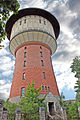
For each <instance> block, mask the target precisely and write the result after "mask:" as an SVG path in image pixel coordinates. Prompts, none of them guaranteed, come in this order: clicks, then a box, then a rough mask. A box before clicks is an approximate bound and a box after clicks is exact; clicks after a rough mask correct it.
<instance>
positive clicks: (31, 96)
mask: <svg viewBox="0 0 80 120" xmlns="http://www.w3.org/2000/svg"><path fill="white" fill-rule="evenodd" d="M39 91H40V88H39V89H35V88H34V82H32V84H31V85H30V84H29V86H28V87H27V93H26V94H25V95H24V97H22V99H21V102H20V103H19V106H20V108H21V112H22V113H24V117H25V120H26V119H27V120H39V108H40V107H41V106H42V107H45V104H44V103H43V100H44V98H42V99H40V98H39V95H40V93H39ZM22 119H23V117H22Z"/></svg>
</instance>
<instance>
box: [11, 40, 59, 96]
mask: <svg viewBox="0 0 80 120" xmlns="http://www.w3.org/2000/svg"><path fill="white" fill-rule="evenodd" d="M40 46H41V47H42V49H40ZM25 47H26V49H25ZM24 52H26V57H25V58H24ZM40 52H42V57H41V56H40ZM41 60H43V64H44V66H42V65H41ZM24 61H26V67H24ZM43 72H45V79H44V78H43ZM23 73H25V80H23ZM32 80H34V83H35V88H36V89H37V88H39V87H40V86H42V85H43V86H44V91H42V90H41V91H40V92H41V93H43V94H47V93H48V92H49V89H48V86H49V88H50V91H51V92H52V93H53V94H54V95H58V96H59V92H58V87H57V84H56V79H55V76H54V72H53V68H52V62H51V51H50V49H49V47H48V46H46V45H45V44H44V46H43V44H41V43H40V44H39V43H37V42H35V44H34V42H33V43H29V44H26V43H25V44H24V46H20V47H18V49H17V51H16V61H15V70H14V75H13V81H12V86H11V93H10V98H12V97H16V96H21V88H22V87H25V92H26V87H27V86H28V84H29V83H31V82H32ZM45 86H47V91H46V90H45Z"/></svg>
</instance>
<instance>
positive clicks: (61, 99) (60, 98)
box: [59, 92, 65, 106]
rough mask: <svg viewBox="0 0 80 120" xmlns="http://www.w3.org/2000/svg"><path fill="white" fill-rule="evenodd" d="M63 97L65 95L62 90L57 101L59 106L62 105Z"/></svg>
mask: <svg viewBox="0 0 80 120" xmlns="http://www.w3.org/2000/svg"><path fill="white" fill-rule="evenodd" d="M63 99H65V96H64V95H63V92H62V93H61V95H60V96H59V103H60V105H61V106H63V105H64V102H63Z"/></svg>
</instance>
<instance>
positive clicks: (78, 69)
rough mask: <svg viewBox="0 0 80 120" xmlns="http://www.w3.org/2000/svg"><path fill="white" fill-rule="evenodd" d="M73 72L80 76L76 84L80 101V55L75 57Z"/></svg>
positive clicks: (77, 76) (79, 100) (72, 66)
mask: <svg viewBox="0 0 80 120" xmlns="http://www.w3.org/2000/svg"><path fill="white" fill-rule="evenodd" d="M71 69H72V72H74V73H75V77H76V78H78V80H77V82H76V85H75V87H74V88H75V89H76V90H75V92H76V99H77V101H78V102H80V57H75V58H74V59H73V63H72V65H71Z"/></svg>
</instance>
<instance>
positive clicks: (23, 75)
mask: <svg viewBox="0 0 80 120" xmlns="http://www.w3.org/2000/svg"><path fill="white" fill-rule="evenodd" d="M23 80H25V72H24V73H23Z"/></svg>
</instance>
